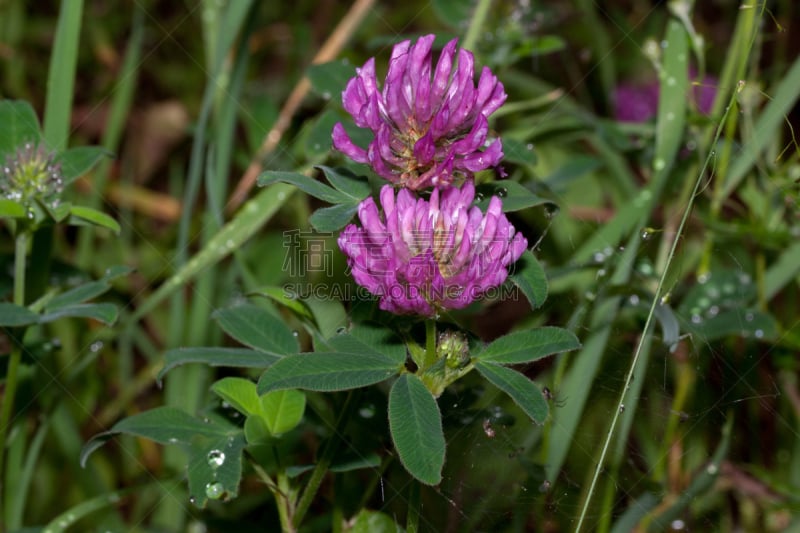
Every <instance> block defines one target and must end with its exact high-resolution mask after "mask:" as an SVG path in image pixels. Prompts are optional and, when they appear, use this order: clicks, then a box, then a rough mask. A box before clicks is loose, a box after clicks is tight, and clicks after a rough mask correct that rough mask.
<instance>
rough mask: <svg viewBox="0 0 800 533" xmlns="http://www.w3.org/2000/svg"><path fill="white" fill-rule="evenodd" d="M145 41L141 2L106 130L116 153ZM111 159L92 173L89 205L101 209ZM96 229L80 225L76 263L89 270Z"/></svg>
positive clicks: (105, 142) (105, 137)
mask: <svg viewBox="0 0 800 533" xmlns="http://www.w3.org/2000/svg"><path fill="white" fill-rule="evenodd" d="M143 41H144V10H143V8H142V7H141V5H140V4H138V3H137V4H135V7H134V11H133V22H132V24H131V36H130V38H129V39H128V48H127V50H126V51H125V58H124V59H123V61H122V69H121V70H120V74H119V78H118V80H119V81H118V82H117V83H116V85H114V88H113V97H112V99H111V104H110V106H109V111H108V120H107V121H106V125H105V129H104V130H103V138H102V141H101V145H102V146H103V148H105V149H106V150H108V151H109V152H117V151H118V148H119V142H120V139H121V138H122V132H123V131H124V128H125V126H126V125H127V118H128V115H129V114H130V110H131V104H132V102H133V94H134V91H135V89H136V86H137V82H138V73H139V67H140V64H139V63H140V60H141V56H142V43H143ZM111 166H112V161H111V160H109V159H103V160H102V161H101V162H100V164H99V165H98V167H97V170H95V171H94V172H93V173H92V177H93V180H94V191H95V193H96V194H92V195H91V196H89V197H88V198H87V201H86V205H88V207H92V208H94V209H98V208H99V207H100V204H101V202H102V198H103V195H104V194H105V192H106V185H107V183H108V175H109V172H110V171H111ZM94 235H95V228H94V227H93V226H86V227H84V228H81V231H80V234H79V236H78V251H77V257H76V263H77V264H78V266H79V267H80V268H82V269H84V270H85V269H88V268H89V266H90V264H91V261H92V258H93V255H94V249H93V246H92V244H93V240H94Z"/></svg>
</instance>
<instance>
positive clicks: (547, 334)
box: [476, 327, 581, 365]
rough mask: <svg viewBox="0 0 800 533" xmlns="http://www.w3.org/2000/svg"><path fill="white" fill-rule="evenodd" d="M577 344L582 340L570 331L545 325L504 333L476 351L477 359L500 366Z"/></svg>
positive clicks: (543, 355) (534, 359)
mask: <svg viewBox="0 0 800 533" xmlns="http://www.w3.org/2000/svg"><path fill="white" fill-rule="evenodd" d="M580 346H581V343H580V342H578V338H577V337H576V336H575V334H574V333H572V332H571V331H568V330H566V329H561V328H554V327H544V328H537V329H529V330H525V331H516V332H514V333H510V334H508V335H504V336H503V337H500V338H499V339H497V340H495V341H493V342H492V343H491V344H489V345H488V346H487V347H486V348H484V349H483V351H481V352H479V353H478V355H477V356H476V358H477V359H479V360H481V361H487V362H492V363H498V364H502V365H513V364H518V363H529V362H531V361H536V360H538V359H541V358H543V357H547V356H549V355H553V354H556V353H560V352H566V351H569V350H575V349H577V348H580Z"/></svg>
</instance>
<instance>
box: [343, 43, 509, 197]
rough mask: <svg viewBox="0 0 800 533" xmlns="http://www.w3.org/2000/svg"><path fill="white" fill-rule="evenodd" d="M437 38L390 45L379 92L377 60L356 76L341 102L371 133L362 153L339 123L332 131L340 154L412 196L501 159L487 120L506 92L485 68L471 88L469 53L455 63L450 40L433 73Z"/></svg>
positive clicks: (501, 151) (460, 53)
mask: <svg viewBox="0 0 800 533" xmlns="http://www.w3.org/2000/svg"><path fill="white" fill-rule="evenodd" d="M434 38H435V37H434V35H426V36H424V37H420V38H419V39H418V40H417V42H416V43H414V44H413V45H412V44H411V41H403V42H401V43H398V44H397V45H395V47H394V48H393V50H392V56H391V59H390V62H389V71H388V73H387V75H386V80H385V81H384V84H383V89H382V90H380V89H379V88H378V82H377V79H376V77H375V59H374V58H371V59H369V60H368V61H367V62H366V63H365V64H364V66H363V67H361V68H359V69H356V73H357V75H356V77H355V78H352V79H351V80H350V82H349V83H348V84H347V87H346V88H345V90H344V92H343V93H342V102H343V104H344V108H345V110H346V111H347V112H348V113H350V114H351V115H352V116H353V119H354V121H355V123H356V125H357V126H358V127H360V128H369V129H370V130H372V132H373V134H374V138H373V140H372V141H371V142H370V144H369V146H368V147H367V149H363V148H361V147H359V146H357V145H356V144H355V143H353V141H352V140H351V139H350V136H349V135H348V134H347V132H346V131H345V129H344V126H342V124H341V123H338V124H336V126H335V127H334V129H333V146H334V147H335V148H336V149H337V150H339V151H340V152H342V153H343V154H345V155H346V156H348V157H350V158H351V159H353V160H354V161H357V162H359V163H366V164H369V165H370V166H371V167H372V169H373V170H374V171H375V172H376V173H377V174H379V175H381V176H383V177H384V178H386V179H387V180H389V181H391V182H392V183H395V184H399V185H401V186H404V187H408V188H409V189H413V190H419V189H424V188H426V187H431V186H444V185H449V184H450V183H452V182H453V180H454V177H455V176H454V174H455V175H456V176H459V177H463V178H469V177H472V175H473V173H474V172H478V171H480V170H484V169H487V168H489V167H492V166H495V165H497V164H498V163H499V162H500V160H501V159H502V157H503V149H502V144H501V142H500V139H494V140H491V139H489V123H488V120H487V117H488V116H489V115H490V114H492V113H493V112H494V111H495V110H496V109H497V108H498V107H500V106H501V105H502V104H503V102H504V101H505V99H506V93H505V90H504V89H503V84H502V83H500V82H499V81H498V80H497V78H496V77H495V76H494V75H493V74H492V72H491V71H490V70H489V68H488V67H484V68H483V70H482V71H481V75H480V78H479V80H478V84H477V87H476V86H475V80H474V58H473V55H472V52H469V51H467V50H464V49H460V50H458V55H457V62H456V61H454V60H455V59H456V44H457V41H456V40H455V39H454V40H452V41H450V42H449V43H447V45H446V46H445V47H444V49H443V50H442V53H441V55H440V56H439V61H438V63H437V65H436V69H435V70H433V69H432V52H431V49H432V46H433V41H434Z"/></svg>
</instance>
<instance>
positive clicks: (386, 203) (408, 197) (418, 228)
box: [339, 180, 528, 317]
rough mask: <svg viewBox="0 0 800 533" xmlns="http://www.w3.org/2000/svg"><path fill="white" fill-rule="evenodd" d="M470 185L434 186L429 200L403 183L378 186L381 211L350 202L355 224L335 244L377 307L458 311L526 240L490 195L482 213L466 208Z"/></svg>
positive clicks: (498, 277)
mask: <svg viewBox="0 0 800 533" xmlns="http://www.w3.org/2000/svg"><path fill="white" fill-rule="evenodd" d="M474 197H475V185H474V184H473V182H472V180H467V181H466V182H465V183H464V184H463V186H462V187H461V188H458V187H455V186H452V187H446V188H443V189H439V188H434V189H433V191H432V192H431V196H430V200H425V199H423V198H416V197H415V196H414V194H413V193H412V192H411V191H410V190H409V189H406V188H403V189H400V190H399V191H398V192H397V195H396V196H395V191H394V188H393V187H392V186H391V185H385V186H384V187H383V188H382V189H381V193H380V203H381V207H382V208H383V214H382V215H381V213H380V212H379V210H378V207H377V205H376V204H375V201H374V200H373V199H372V198H371V197H370V198H367V199H366V200H364V201H363V202H361V205H359V207H358V217H359V219H360V220H361V227H358V226H356V225H354V224H350V225H349V226H347V227H346V228H345V229H344V231H342V233H341V235H340V236H339V248H341V250H342V251H343V252H344V254H345V255H346V256H347V262H348V266H349V267H350V269H351V272H352V274H353V278H354V279H355V280H356V282H357V283H358V284H359V285H362V286H363V287H365V288H366V289H367V290H368V291H369V292H371V293H372V294H374V295H376V296H378V297H379V299H380V301H379V305H380V308H381V309H383V310H385V311H390V312H392V313H397V314H405V313H415V314H418V315H423V316H427V317H432V316H435V315H436V314H437V313H439V312H440V311H443V310H448V309H461V308H463V307H466V306H467V305H469V304H470V303H471V302H473V301H474V300H476V299H478V298H480V297H481V296H483V295H484V294H485V293H486V291H488V290H490V289H492V288H494V287H496V286H498V285H500V284H501V283H503V282H504V281H505V280H506V278H507V277H508V266H509V265H511V264H512V263H514V262H515V261H516V260H517V259H519V257H520V256H521V255H522V253H523V252H524V251H525V249H526V247H527V245H528V241H527V240H526V239H525V237H523V236H522V234H520V233H517V232H516V230H515V229H514V226H512V225H511V223H510V222H509V221H508V219H507V218H506V216H505V215H504V214H503V212H502V202H501V201H500V198H498V197H496V196H495V197H492V199H491V200H490V202H489V207H488V209H487V210H486V213H485V214H484V213H482V212H481V210H480V209H479V208H478V207H477V206H473V205H472V201H473V199H474Z"/></svg>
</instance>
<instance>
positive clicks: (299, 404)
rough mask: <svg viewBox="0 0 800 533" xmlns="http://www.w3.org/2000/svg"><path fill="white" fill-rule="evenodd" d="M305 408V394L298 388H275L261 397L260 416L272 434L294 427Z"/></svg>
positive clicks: (284, 431) (300, 418)
mask: <svg viewBox="0 0 800 533" xmlns="http://www.w3.org/2000/svg"><path fill="white" fill-rule="evenodd" d="M254 390H255V386H254ZM305 410H306V395H305V394H303V393H302V392H300V391H298V390H293V389H288V390H276V391H272V392H269V393H267V394H265V395H264V396H262V397H261V417H262V418H263V419H264V421H265V422H266V423H267V428H268V429H269V432H270V433H271V434H272V435H280V434H282V433H286V432H287V431H291V430H292V429H294V428H295V427H296V426H297V424H299V423H300V421H301V420H302V419H303V413H304V412H305Z"/></svg>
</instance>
